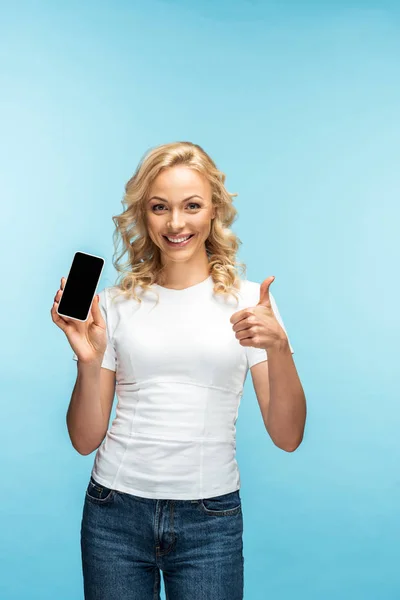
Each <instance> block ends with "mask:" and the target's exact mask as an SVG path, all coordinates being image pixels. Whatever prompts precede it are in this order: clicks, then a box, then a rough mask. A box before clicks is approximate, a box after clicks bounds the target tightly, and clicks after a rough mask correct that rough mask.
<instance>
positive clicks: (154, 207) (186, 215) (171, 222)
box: [146, 165, 215, 264]
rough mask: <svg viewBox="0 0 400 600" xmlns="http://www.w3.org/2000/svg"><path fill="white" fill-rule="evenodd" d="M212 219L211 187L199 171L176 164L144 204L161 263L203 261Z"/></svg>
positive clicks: (163, 174)
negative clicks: (158, 249)
mask: <svg viewBox="0 0 400 600" xmlns="http://www.w3.org/2000/svg"><path fill="white" fill-rule="evenodd" d="M214 217H215V208H214V207H213V205H212V191H211V185H210V183H209V182H208V180H207V179H206V177H204V176H203V175H202V174H201V173H199V172H198V171H196V170H194V169H191V168H190V167H186V166H183V165H179V166H175V167H170V168H168V169H165V170H164V171H162V172H161V173H160V174H159V175H158V177H156V179H155V180H154V181H153V183H152V185H151V187H150V190H149V195H148V200H147V204H146V220H147V229H148V232H149V235H150V238H151V239H152V241H153V242H154V244H156V246H158V247H159V248H160V250H161V257H162V262H163V264H168V263H176V262H190V263H193V261H196V260H197V259H198V258H199V259H200V260H203V261H204V256H206V249H205V242H206V240H207V238H208V236H209V234H210V229H211V219H213V218H214ZM168 238H169V240H168ZM186 238H188V239H186ZM173 239H175V240H178V242H176V241H175V242H174V241H172V240H173Z"/></svg>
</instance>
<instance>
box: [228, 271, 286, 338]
mask: <svg viewBox="0 0 400 600" xmlns="http://www.w3.org/2000/svg"><path fill="white" fill-rule="evenodd" d="M274 280H275V277H273V276H271V277H268V278H267V279H265V280H264V281H263V282H262V284H261V287H260V301H259V302H258V304H257V305H256V306H253V307H251V308H244V309H242V310H239V311H238V312H236V313H234V314H233V315H232V316H231V319H230V321H231V323H232V325H233V327H232V329H233V331H234V332H235V335H236V337H237V339H238V340H239V343H240V345H241V346H252V347H253V348H263V349H264V350H268V349H270V348H273V347H274V346H281V345H282V342H283V343H284V342H285V341H286V342H287V336H286V333H285V331H284V330H283V329H282V327H281V325H280V324H279V323H278V321H277V319H276V317H275V315H274V311H273V309H272V305H271V299H270V295H269V288H270V286H271V283H272V282H273V281H274Z"/></svg>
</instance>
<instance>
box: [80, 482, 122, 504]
mask: <svg viewBox="0 0 400 600" xmlns="http://www.w3.org/2000/svg"><path fill="white" fill-rule="evenodd" d="M114 495H115V490H113V489H111V488H108V487H105V486H104V485H102V484H101V483H97V481H95V479H93V477H90V481H89V484H88V486H87V489H86V498H87V499H88V500H90V501H91V502H95V503H96V504H97V503H98V504H105V503H107V502H111V500H112V499H113V498H114Z"/></svg>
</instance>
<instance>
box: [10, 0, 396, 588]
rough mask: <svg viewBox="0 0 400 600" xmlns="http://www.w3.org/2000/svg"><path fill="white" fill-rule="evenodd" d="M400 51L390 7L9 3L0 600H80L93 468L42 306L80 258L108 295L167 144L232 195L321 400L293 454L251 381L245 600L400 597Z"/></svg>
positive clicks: (70, 369)
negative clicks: (126, 228) (72, 436)
mask: <svg viewBox="0 0 400 600" xmlns="http://www.w3.org/2000/svg"><path fill="white" fill-rule="evenodd" d="M200 5H201V6H200ZM399 56H400V12H399V4H398V3H396V2H385V1H381V2H378V1H376V2H372V1H365V2H356V1H354V0H347V1H346V2H345V1H344V0H341V1H336V2H333V1H331V2H317V1H314V2H308V1H304V2H302V1H298V2H295V1H294V0H293V1H292V2H285V1H282V2H267V1H264V2H257V1H253V2H250V1H244V0H243V1H237V2H218V1H217V0H213V1H211V0H207V1H204V0H203V2H201V3H194V2H189V1H188V2H179V1H175V2H166V1H164V2H162V1H159V2H155V1H154V0H147V2H146V3H145V2H134V1H130V2H123V1H118V0H117V1H115V2H111V1H109V2H105V1H97V2H94V1H93V0H91V1H86V2H85V3H82V2H77V1H76V0H74V1H69V2H44V1H43V0H37V1H36V2H21V1H17V0H16V1H15V2H14V4H13V5H11V3H10V2H9V3H4V4H2V9H1V19H0V88H1V93H0V102H1V123H0V125H1V127H0V128H1V134H0V136H1V147H0V171H1V197H2V209H1V245H2V250H1V265H0V266H1V279H2V286H1V303H2V306H1V312H2V316H3V318H2V324H1V331H2V343H1V416H2V428H1V441H2V444H1V448H2V452H1V457H2V460H1V480H0V488H1V504H0V505H1V523H0V527H1V542H0V548H1V556H0V569H1V571H2V572H1V577H0V586H1V587H0V597H1V598H4V600H54V598H57V599H58V600H71V599H74V600H75V599H76V600H79V599H81V598H83V594H82V580H81V567H80V550H79V529H80V518H81V510H82V503H83V497H84V490H85V487H86V484H87V480H88V477H89V473H90V469H91V466H92V462H93V458H94V455H91V456H88V457H82V456H80V455H78V454H77V453H76V452H75V451H74V450H73V449H72V446H71V445H70V442H69V439H68V435H67V430H66V426H65V413H66V410H67V406H68V402H69V398H70V394H71V391H72V387H73V384H74V381H75V375H76V363H75V362H74V361H73V360H72V353H71V349H70V347H69V345H68V343H67V340H66V338H65V337H64V336H63V334H62V332H61V331H60V330H58V329H57V328H56V326H55V325H54V324H53V323H52V321H51V318H50V308H51V305H52V302H53V297H54V294H55V292H56V291H57V289H58V286H59V280H60V278H61V276H63V275H66V274H67V270H68V268H69V265H70V261H71V259H72V255H73V253H74V251H75V250H76V249H81V250H84V251H87V252H93V253H95V254H100V255H103V256H105V257H106V259H107V266H106V268H105V271H104V274H103V277H102V280H101V282H100V287H99V289H102V288H103V287H105V286H106V285H112V284H113V282H114V275H115V273H114V269H113V267H112V265H111V257H112V251H113V247H112V232H113V223H112V221H111V217H112V215H114V214H117V213H119V212H120V211H121V208H122V206H121V204H120V201H121V198H122V194H123V187H124V184H125V182H126V181H127V179H128V178H129V177H130V176H131V175H132V173H133V170H134V168H135V167H136V165H137V162H138V161H139V159H140V157H141V156H142V154H143V153H144V152H145V151H146V150H147V149H148V148H149V147H151V146H154V145H157V144H160V143H164V142H169V141H175V140H191V141H194V142H197V143H199V144H201V145H202V146H203V147H204V148H205V149H206V150H207V151H208V152H209V153H210V154H211V155H212V156H213V157H214V159H215V160H216V162H217V164H218V165H219V167H220V168H221V169H222V170H223V171H224V172H226V174H227V187H228V189H229V191H233V192H238V193H239V197H238V198H237V200H236V205H237V208H238V210H239V215H240V216H239V219H238V220H237V222H236V223H235V225H234V230H235V231H236V232H237V234H238V235H239V237H240V238H241V240H242V242H243V245H242V247H241V251H240V256H239V258H241V259H242V260H243V261H245V262H246V263H247V265H248V277H249V279H251V280H253V281H259V282H261V281H263V279H265V278H266V277H268V276H269V275H275V277H276V280H275V282H274V283H273V285H272V288H271V289H272V292H273V294H274V295H275V298H276V300H277V302H278V306H279V308H280V311H281V314H282V316H283V319H284V321H285V325H286V327H287V329H288V332H289V336H290V339H291V342H292V345H293V346H294V349H295V355H294V358H295V361H296V365H297V368H298V370H299V373H300V377H301V380H302V382H303V385H304V389H305V392H306V396H307V400H308V422H307V429H306V435H305V439H304V441H303V444H302V446H301V447H300V449H299V450H298V451H297V452H295V453H293V454H287V453H284V452H283V451H281V450H278V449H277V448H276V447H275V446H274V445H273V444H272V442H271V441H270V439H269V437H268V435H267V434H266V432H265V430H264V427H263V424H262V419H261V415H260V412H259V409H258V405H257V402H256V398H255V395H254V392H253V389H252V385H251V378H250V375H249V378H248V380H247V382H246V387H245V395H244V398H243V400H242V405H241V409H240V416H239V421H238V440H237V446H238V461H239V466H240V469H241V476H242V499H243V509H244V523H245V534H244V544H245V578H246V583H245V598H246V599H247V600H267V599H273V600H292V599H293V598H294V597H296V598H297V599H298V600H321V599H324V600H347V599H349V600H350V599H351V600H392V599H393V600H394V599H395V598H399V597H400V573H399V536H400V519H399V506H400V477H399V462H400V442H399V430H400V408H399V390H398V386H399V379H398V362H399V358H398V340H399V334H400V324H399V321H400V319H399V308H398V297H399V293H400V286H399V242H398V226H399V217H400V210H399V183H400V176H399V159H400V156H399V154H400V152H399V140H400V126H399V106H400V75H399Z"/></svg>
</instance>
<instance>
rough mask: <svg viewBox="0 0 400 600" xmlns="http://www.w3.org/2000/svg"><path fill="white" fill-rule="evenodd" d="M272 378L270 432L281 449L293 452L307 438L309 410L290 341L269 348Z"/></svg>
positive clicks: (269, 407) (268, 423) (270, 382)
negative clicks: (305, 429)
mask: <svg viewBox="0 0 400 600" xmlns="http://www.w3.org/2000/svg"><path fill="white" fill-rule="evenodd" d="M268 378H269V390H270V399H269V405H268V414H267V423H266V426H267V431H268V433H269V435H270V436H271V438H272V440H273V442H274V443H275V444H276V445H277V446H278V447H279V448H282V449H283V450H286V451H288V452H291V451H293V450H295V449H296V448H297V447H298V446H299V445H300V443H301V441H302V439H303V433H304V427H305V422H306V411H307V409H306V398H305V395H304V391H303V387H302V385H301V381H300V379H299V376H298V374H297V370H296V366H295V364H294V361H293V358H292V354H291V351H290V347H289V344H288V342H287V340H286V341H282V343H281V344H279V345H277V346H275V347H273V348H269V349H268Z"/></svg>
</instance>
